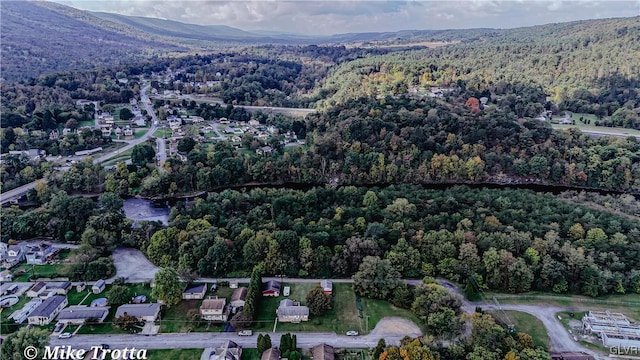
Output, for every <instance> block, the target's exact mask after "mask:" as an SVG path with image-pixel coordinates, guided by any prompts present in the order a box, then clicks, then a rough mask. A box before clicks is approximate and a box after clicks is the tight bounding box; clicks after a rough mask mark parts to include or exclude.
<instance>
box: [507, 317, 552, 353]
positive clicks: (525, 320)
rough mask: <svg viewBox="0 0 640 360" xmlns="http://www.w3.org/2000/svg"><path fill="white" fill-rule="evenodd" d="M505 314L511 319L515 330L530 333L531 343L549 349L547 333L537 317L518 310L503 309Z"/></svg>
mask: <svg viewBox="0 0 640 360" xmlns="http://www.w3.org/2000/svg"><path fill="white" fill-rule="evenodd" d="M505 313H506V314H507V316H509V318H510V319H511V321H513V323H514V325H515V330H516V331H517V332H523V333H527V334H529V335H531V338H532V339H533V344H534V345H535V346H541V347H543V348H545V349H549V335H548V334H547V331H546V329H545V327H544V324H542V321H540V320H539V319H538V318H536V317H535V316H533V315H529V314H527V313H523V312H520V311H510V310H508V311H505Z"/></svg>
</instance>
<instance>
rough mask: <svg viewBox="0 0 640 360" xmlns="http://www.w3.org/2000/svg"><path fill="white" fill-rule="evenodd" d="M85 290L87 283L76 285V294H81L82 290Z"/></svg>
mask: <svg viewBox="0 0 640 360" xmlns="http://www.w3.org/2000/svg"><path fill="white" fill-rule="evenodd" d="M86 288H87V283H86V282H79V283H77V284H76V291H77V292H83V291H84V289H86Z"/></svg>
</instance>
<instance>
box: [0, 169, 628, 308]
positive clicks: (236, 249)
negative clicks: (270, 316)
mask: <svg viewBox="0 0 640 360" xmlns="http://www.w3.org/2000/svg"><path fill="white" fill-rule="evenodd" d="M69 179H70V181H72V180H75V177H73V176H70V177H69ZM32 196H33V199H34V200H35V201H41V202H43V205H42V206H41V207H40V208H38V209H36V210H31V211H23V210H19V209H18V208H17V207H14V208H10V209H6V210H5V211H3V212H2V214H1V216H2V227H3V229H5V230H4V231H3V234H2V236H3V239H4V241H6V240H7V239H15V240H19V239H27V238H31V237H33V236H53V237H54V238H55V239H57V240H60V241H70V242H79V241H81V242H82V243H86V244H89V245H91V246H92V247H93V248H96V249H98V251H99V253H100V251H108V250H111V249H113V248H114V247H116V246H121V245H127V246H134V247H137V248H139V249H142V250H143V251H145V253H146V254H147V256H148V257H149V258H150V259H151V260H152V261H153V262H155V263H156V264H158V265H160V266H172V267H176V268H178V269H180V271H182V272H183V273H185V274H186V273H197V274H199V275H202V276H244V275H247V273H246V269H251V268H252V267H253V266H255V265H256V264H258V263H259V262H264V265H265V274H267V275H274V274H287V275H289V276H302V277H305V276H310V277H349V276H352V275H354V274H356V273H358V271H359V270H362V268H363V266H361V264H362V263H363V262H365V259H366V258H367V257H373V258H376V259H378V260H380V261H382V259H384V261H388V263H389V265H388V266H390V267H391V268H392V269H394V271H396V272H397V274H398V276H402V277H414V278H415V277H418V278H420V277H423V276H434V277H435V276H441V277H445V278H448V279H451V280H453V281H459V282H462V283H466V286H467V288H466V290H467V291H469V294H473V292H474V291H477V290H478V289H485V288H488V289H492V290H500V291H509V292H525V291H529V290H543V291H554V292H558V293H566V292H570V293H580V294H585V295H590V296H598V295H602V294H608V293H624V292H640V273H639V272H638V271H637V269H638V267H639V266H640V264H639V263H638V260H639V259H640V245H639V244H640V230H639V229H640V223H639V222H638V220H637V219H635V220H631V219H629V218H627V217H624V216H619V215H615V214H612V213H607V212H602V211H600V210H595V209H589V208H585V207H582V206H576V205H575V204H573V203H570V202H565V201H561V200H557V199H556V198H555V197H554V196H552V195H544V194H536V193H534V192H531V191H528V190H497V189H496V190H490V189H470V188H467V187H464V186H455V187H452V188H450V189H448V190H428V189H424V188H421V187H419V186H412V185H397V186H396V185H392V186H388V187H385V188H375V187H374V188H366V187H354V186H346V187H339V188H312V189H310V190H307V191H302V190H286V189H268V188H258V189H254V190H251V191H232V190H225V191H223V192H220V193H210V194H209V196H208V198H207V199H206V200H205V199H197V200H196V201H195V202H189V203H178V204H177V206H175V207H174V208H173V210H172V213H171V221H170V224H169V227H168V228H160V227H158V225H157V224H153V223H149V224H146V225H145V224H143V225H141V226H139V227H136V228H131V223H130V222H125V221H123V219H124V217H123V214H122V210H121V206H122V200H120V199H119V198H118V196H117V195H116V194H113V193H106V194H104V195H102V197H101V201H100V202H99V203H94V202H93V201H92V200H89V199H86V198H82V197H79V198H74V197H70V196H69V195H67V194H66V192H63V191H58V190H55V189H54V188H49V187H47V186H46V185H43V186H40V187H38V188H36V190H35V191H34V192H33V194H32ZM69 214H75V215H73V216H71V215H69ZM78 215H82V216H78ZM367 261H369V262H370V261H376V260H375V259H372V260H367ZM362 291H363V294H364V295H368V296H371V294H367V293H366V291H367V290H366V289H363V290H362ZM374 297H375V296H374Z"/></svg>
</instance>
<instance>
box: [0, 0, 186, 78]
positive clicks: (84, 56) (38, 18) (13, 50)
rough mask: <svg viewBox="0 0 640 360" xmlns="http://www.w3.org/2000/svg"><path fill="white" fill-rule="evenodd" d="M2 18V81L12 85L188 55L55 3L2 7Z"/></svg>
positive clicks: (4, 4)
mask: <svg viewBox="0 0 640 360" xmlns="http://www.w3.org/2000/svg"><path fill="white" fill-rule="evenodd" d="M0 12H2V18H1V22H0V24H1V28H0V43H1V51H0V57H1V60H0V65H1V68H2V72H1V75H2V78H3V79H5V80H9V81H12V80H17V79H24V78H28V77H33V76H38V75H40V74H43V73H50V72H54V71H61V70H75V69H86V68H92V67H96V66H109V65H116V64H121V63H129V62H133V61H136V60H139V59H142V58H145V57H148V56H151V55H153V54H162V53H168V52H175V51H184V50H187V48H186V47H184V46H180V45H178V44H176V43H171V42H169V41H167V40H164V39H161V38H160V37H155V36H149V34H147V33H144V32H142V31H140V30H138V29H136V28H133V27H128V26H123V25H120V24H116V23H113V22H110V21H104V20H102V19H100V18H97V17H95V16H93V15H91V14H90V13H88V12H86V11H81V10H77V9H74V8H71V7H68V6H64V5H60V4H56V3H50V2H30V1H2V2H0Z"/></svg>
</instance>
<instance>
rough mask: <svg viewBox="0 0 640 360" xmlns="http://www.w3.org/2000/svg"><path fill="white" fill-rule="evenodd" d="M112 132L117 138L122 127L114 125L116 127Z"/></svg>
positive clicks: (120, 133)
mask: <svg viewBox="0 0 640 360" xmlns="http://www.w3.org/2000/svg"><path fill="white" fill-rule="evenodd" d="M114 132H115V133H116V136H117V137H118V138H119V137H120V136H122V128H121V127H120V126H118V127H116V129H115V130H114Z"/></svg>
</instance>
